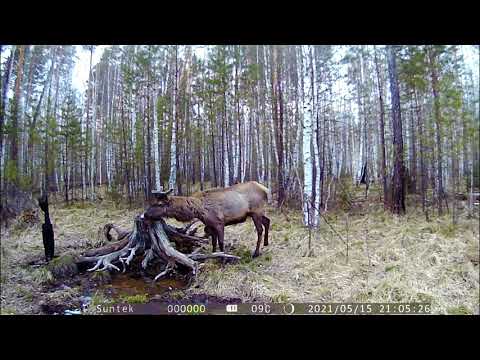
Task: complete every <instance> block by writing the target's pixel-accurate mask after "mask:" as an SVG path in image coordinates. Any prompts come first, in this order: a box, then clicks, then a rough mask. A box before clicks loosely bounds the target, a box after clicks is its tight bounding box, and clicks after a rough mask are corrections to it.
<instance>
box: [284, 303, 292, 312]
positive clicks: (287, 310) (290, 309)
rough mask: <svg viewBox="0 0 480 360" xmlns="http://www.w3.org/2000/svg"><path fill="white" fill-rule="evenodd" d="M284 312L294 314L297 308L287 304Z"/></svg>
mask: <svg viewBox="0 0 480 360" xmlns="http://www.w3.org/2000/svg"><path fill="white" fill-rule="evenodd" d="M283 311H284V312H285V314H293V313H294V312H295V306H293V304H285V305H283Z"/></svg>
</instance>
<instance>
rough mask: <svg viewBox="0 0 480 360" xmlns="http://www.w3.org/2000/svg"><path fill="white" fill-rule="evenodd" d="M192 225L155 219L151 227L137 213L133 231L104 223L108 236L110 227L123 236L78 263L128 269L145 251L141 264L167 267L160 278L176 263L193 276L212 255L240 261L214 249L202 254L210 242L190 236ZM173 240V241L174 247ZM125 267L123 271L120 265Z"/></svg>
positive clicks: (97, 267) (95, 269)
mask: <svg viewBox="0 0 480 360" xmlns="http://www.w3.org/2000/svg"><path fill="white" fill-rule="evenodd" d="M192 225H193V223H192V224H189V225H187V226H186V227H185V228H180V229H178V228H175V227H173V226H171V225H168V224H167V223H166V222H165V221H164V220H163V219H160V220H159V221H156V222H153V223H152V224H151V225H150V226H148V225H147V224H146V223H145V222H144V218H143V215H140V216H137V217H136V218H135V221H134V226H133V230H132V231H127V230H123V229H120V228H118V227H115V226H114V225H113V224H107V225H106V226H105V236H106V237H107V239H108V238H109V232H110V229H114V230H115V231H116V232H117V234H118V238H119V239H120V238H121V239H122V240H119V241H117V242H115V243H114V244H109V245H107V246H105V247H103V248H99V249H94V250H89V251H87V252H86V253H85V254H83V255H82V256H81V257H79V258H78V260H77V264H85V263H95V265H94V266H93V267H92V268H90V269H88V270H87V271H104V270H116V271H122V272H125V271H126V268H127V266H128V265H129V264H130V263H131V262H132V260H133V259H134V257H135V256H137V255H140V254H144V258H143V260H142V263H141V266H142V268H143V269H146V268H147V267H148V265H149V264H150V263H152V262H153V261H154V260H159V261H161V262H163V263H164V264H165V268H164V270H163V271H162V272H160V273H159V274H158V275H157V276H155V280H158V279H159V278H161V277H162V276H165V275H166V274H167V273H169V272H170V271H172V270H175V269H176V267H177V265H181V266H184V267H186V268H188V269H189V270H190V271H191V272H192V274H193V275H195V274H197V272H198V269H199V261H204V260H207V259H212V258H221V259H224V260H239V259H240V258H239V257H238V256H234V255H229V254H225V253H223V252H215V253H212V254H201V253H199V251H200V250H201V248H200V247H201V246H202V245H203V244H205V243H207V242H208V240H207V239H205V238H200V237H197V236H193V235H190V234H189V233H191V232H190V231H189V230H190V228H191V226H192ZM170 240H172V241H173V243H174V244H175V247H174V246H173V245H172V243H171V242H170ZM177 247H178V248H180V247H181V248H189V249H193V250H192V251H191V252H190V253H189V254H186V253H183V252H180V251H179V250H177ZM120 265H121V266H122V270H120V267H119V266H120Z"/></svg>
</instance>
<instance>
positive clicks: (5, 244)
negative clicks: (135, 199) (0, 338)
mask: <svg viewBox="0 0 480 360" xmlns="http://www.w3.org/2000/svg"><path fill="white" fill-rule="evenodd" d="M141 211H142V209H136V210H128V209H126V208H124V207H121V206H119V207H117V206H116V205H115V204H114V203H113V202H108V201H103V202H102V203H100V204H91V203H88V202H85V203H84V204H82V203H76V204H74V205H71V206H64V205H56V204H54V205H51V206H50V217H51V221H52V224H53V229H54V233H55V253H56V254H59V255H62V257H60V258H59V259H58V260H59V261H60V262H61V261H62V259H64V258H65V255H68V254H72V253H76V252H80V251H82V250H85V249H87V248H92V247H99V246H102V245H104V244H105V238H104V235H103V226H104V225H105V224H106V223H108V222H114V223H116V224H118V225H120V226H122V227H125V228H130V227H131V226H132V224H133V219H134V217H135V215H137V214H139V213H140V212H141ZM42 222H43V218H42ZM1 235H2V239H1V269H0V271H1V286H2V294H1V313H2V314H15V313H17V314H25V313H27V314H30V313H38V312H39V311H40V310H39V303H40V302H41V301H42V300H44V299H47V300H48V299H49V297H51V295H50V294H48V293H47V292H45V291H44V285H48V284H49V283H51V282H52V281H53V280H54V275H55V274H54V273H55V270H62V269H63V268H64V266H63V267H62V266H60V267H50V266H49V267H47V268H46V267H41V268H34V267H32V266H29V265H28V263H29V262H30V261H32V260H35V259H37V260H38V259H42V257H43V242H42V230H41V223H37V224H34V225H32V226H25V225H24V224H22V223H20V222H18V221H17V222H16V223H13V224H12V226H11V227H9V228H8V229H7V230H6V231H5V230H4V229H2V234H1ZM67 258H68V256H67ZM55 260H57V259H55ZM55 260H54V261H55ZM57 262H58V261H57ZM60 265H62V264H60ZM57 268H58V269H57ZM67 270H68V269H67ZM52 272H53V273H52ZM26 293H28V294H27V295H25V294H26ZM30 294H33V295H30ZM59 294H60V293H59Z"/></svg>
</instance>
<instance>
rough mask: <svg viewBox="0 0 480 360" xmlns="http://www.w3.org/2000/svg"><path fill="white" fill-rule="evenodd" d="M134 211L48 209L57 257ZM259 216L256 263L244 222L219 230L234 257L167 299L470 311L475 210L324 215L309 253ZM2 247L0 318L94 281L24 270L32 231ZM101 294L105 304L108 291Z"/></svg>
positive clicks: (16, 233) (5, 240) (95, 241)
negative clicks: (262, 226)
mask: <svg viewBox="0 0 480 360" xmlns="http://www.w3.org/2000/svg"><path fill="white" fill-rule="evenodd" d="M375 196H376V195H373V194H372V195H370V196H369V198H371V199H373V198H374V197H375ZM141 211H142V209H135V210H127V209H125V208H123V207H118V208H116V207H115V206H114V205H113V203H109V202H103V203H101V204H88V203H86V204H85V205H83V206H82V205H81V204H77V205H75V206H70V207H64V206H60V205H59V206H54V207H53V209H52V210H51V218H52V222H53V224H54V231H55V237H56V253H57V254H68V253H75V252H79V251H81V250H83V249H87V248H91V247H96V246H101V245H103V244H104V239H103V234H102V228H103V225H104V224H106V223H108V222H114V223H116V224H118V225H120V226H123V227H126V228H130V227H131V225H132V222H133V218H134V216H135V215H136V214H138V213H140V212H141ZM267 212H268V216H269V217H270V218H271V223H272V227H271V231H270V245H269V246H268V247H262V255H261V256H260V257H259V258H257V259H254V260H252V259H251V254H252V252H253V250H254V247H255V242H256V232H255V228H254V226H253V223H252V222H251V221H247V222H246V223H244V224H239V225H234V226H231V227H228V228H227V229H226V235H225V239H226V240H225V241H226V247H227V248H226V250H227V251H228V252H230V253H233V254H236V255H239V256H241V258H242V260H241V261H240V262H239V263H237V264H228V265H223V264H220V263H218V262H215V261H212V262H209V263H208V264H207V265H206V266H205V267H204V268H203V269H202V272H201V273H200V274H199V275H198V277H197V278H196V280H195V282H194V283H193V284H191V285H190V286H189V287H188V288H187V289H182V290H173V291H172V297H173V296H175V297H176V298H177V299H178V298H182V297H186V298H195V297H197V298H198V297H201V296H210V297H216V298H219V299H221V298H234V299H240V300H242V301H268V302H269V301H273V302H287V301H289V302H337V303H338V302H430V303H431V304H432V312H433V313H436V314H479V298H480V294H479V265H478V264H479V252H480V250H479V218H478V210H477V212H476V213H475V216H474V217H472V218H468V217H467V212H466V210H465V209H463V210H461V211H460V214H459V219H458V224H457V225H456V226H453V224H452V219H451V215H449V214H447V215H445V216H443V217H440V218H438V217H434V216H431V221H430V222H427V221H425V217H424V215H423V214H422V213H421V211H419V210H415V209H414V208H413V207H409V209H408V211H407V215H406V216H404V217H397V216H393V215H391V214H390V213H388V212H384V211H383V209H382V206H381V204H379V203H378V202H375V201H370V202H369V203H367V202H363V203H361V205H360V206H359V207H358V208H356V209H355V210H354V211H350V212H349V213H348V214H347V213H345V212H342V211H333V212H329V213H328V214H326V215H325V216H326V219H327V221H328V223H329V224H330V225H331V227H330V226H329V225H327V224H326V223H325V221H323V220H322V222H321V224H320V227H319V228H318V229H315V230H313V231H312V233H311V236H312V238H311V243H312V246H311V249H310V250H309V249H308V238H309V233H308V230H307V229H306V228H305V227H303V226H302V224H301V214H300V213H299V212H295V211H288V212H286V213H285V212H284V213H280V212H278V211H277V210H276V209H273V208H269V209H268V211H267ZM347 217H348V220H347ZM347 222H348V226H347ZM332 228H333V230H332ZM347 228H348V231H347ZM347 233H348V235H347ZM347 243H348V257H347ZM1 245H2V249H1V256H2V263H1V285H2V292H1V300H2V302H1V312H2V314H32V313H42V312H45V311H44V308H45V306H44V305H45V303H48V304H52V303H54V304H62V303H69V302H70V303H72V304H76V302H78V297H79V296H80V295H81V292H82V289H83V288H84V287H85V286H86V285H85V283H86V282H87V283H91V282H100V283H101V282H102V275H99V274H88V275H87V274H80V275H78V274H72V279H74V280H72V281H66V282H58V281H56V280H55V276H54V275H53V274H52V272H51V271H49V270H48V269H46V268H45V267H42V266H40V267H33V266H31V265H29V263H31V262H32V261H34V260H38V259H40V258H41V257H42V254H43V246H42V239H41V224H35V225H33V226H23V225H22V224H21V223H17V224H16V225H14V226H12V227H11V228H10V229H9V230H8V231H7V232H5V231H4V230H2V242H1ZM209 250H211V249H210V248H209ZM107 277H108V276H107ZM99 278H100V281H99ZM107 282H108V281H107ZM143 290H144V289H142V291H143ZM130 294H132V293H131V291H130ZM140 295H141V294H140ZM140 295H139V296H140ZM150 295H151V294H150ZM101 296H102V297H103V298H102V299H103V300H104V301H108V299H105V296H106V297H108V296H109V294H108V292H107V293H105V294H103V293H102V295H101ZM97 300H98V299H97ZM69 305H71V304H69Z"/></svg>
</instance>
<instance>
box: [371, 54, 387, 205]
mask: <svg viewBox="0 0 480 360" xmlns="http://www.w3.org/2000/svg"><path fill="white" fill-rule="evenodd" d="M374 51H375V71H376V73H377V83H378V101H379V104H380V151H381V154H382V161H381V174H382V185H383V208H384V209H387V208H388V194H387V166H386V156H385V107H384V105H383V86H382V84H383V82H382V79H381V78H380V70H379V64H378V57H377V49H376V48H375V50H374Z"/></svg>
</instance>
